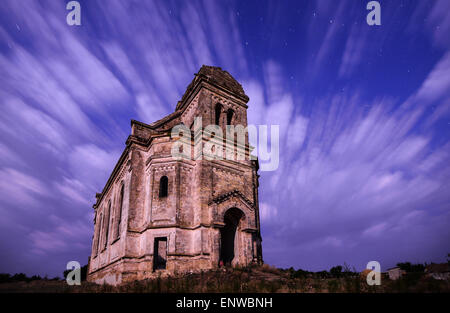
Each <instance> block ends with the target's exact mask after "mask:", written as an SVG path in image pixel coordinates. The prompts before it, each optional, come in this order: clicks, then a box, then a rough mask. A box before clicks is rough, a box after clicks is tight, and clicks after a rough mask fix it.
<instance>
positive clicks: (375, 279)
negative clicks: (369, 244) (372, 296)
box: [366, 261, 381, 286]
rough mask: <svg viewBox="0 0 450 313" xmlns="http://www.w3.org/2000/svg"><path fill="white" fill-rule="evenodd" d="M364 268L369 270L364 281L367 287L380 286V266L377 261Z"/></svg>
mask: <svg viewBox="0 0 450 313" xmlns="http://www.w3.org/2000/svg"><path fill="white" fill-rule="evenodd" d="M366 268H367V269H368V270H370V272H369V273H368V274H367V277H366V281H367V284H368V285H369V286H374V285H377V286H379V285H381V265H380V263H379V262H377V261H370V262H369V263H367V266H366Z"/></svg>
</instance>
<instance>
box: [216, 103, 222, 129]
mask: <svg viewBox="0 0 450 313" xmlns="http://www.w3.org/2000/svg"><path fill="white" fill-rule="evenodd" d="M221 112H222V105H221V104H220V103H217V104H216V125H219V126H220V113H221Z"/></svg>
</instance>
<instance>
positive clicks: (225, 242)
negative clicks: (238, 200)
mask: <svg viewBox="0 0 450 313" xmlns="http://www.w3.org/2000/svg"><path fill="white" fill-rule="evenodd" d="M243 217H244V213H243V212H242V211H241V210H239V209H238V208H231V209H229V210H228V211H227V212H226V213H225V215H224V223H225V226H224V227H223V228H222V229H221V230H220V259H219V263H220V262H223V264H224V265H231V264H232V261H233V259H234V258H235V256H236V254H237V253H236V252H237V251H238V250H237V249H239V244H237V242H239V238H238V234H236V233H237V231H236V230H238V229H239V226H240V221H241V220H242V219H243ZM236 248H237V249H236Z"/></svg>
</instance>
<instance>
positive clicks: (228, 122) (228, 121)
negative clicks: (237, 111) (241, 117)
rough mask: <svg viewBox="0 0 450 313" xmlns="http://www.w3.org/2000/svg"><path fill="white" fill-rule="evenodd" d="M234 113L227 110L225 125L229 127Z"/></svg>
mask: <svg viewBox="0 0 450 313" xmlns="http://www.w3.org/2000/svg"><path fill="white" fill-rule="evenodd" d="M233 114H234V111H233V110H232V109H228V111H227V125H231V121H232V120H233Z"/></svg>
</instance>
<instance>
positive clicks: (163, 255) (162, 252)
mask: <svg viewBox="0 0 450 313" xmlns="http://www.w3.org/2000/svg"><path fill="white" fill-rule="evenodd" d="M166 263H167V237H159V238H155V243H154V246H153V270H165V269H166Z"/></svg>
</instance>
